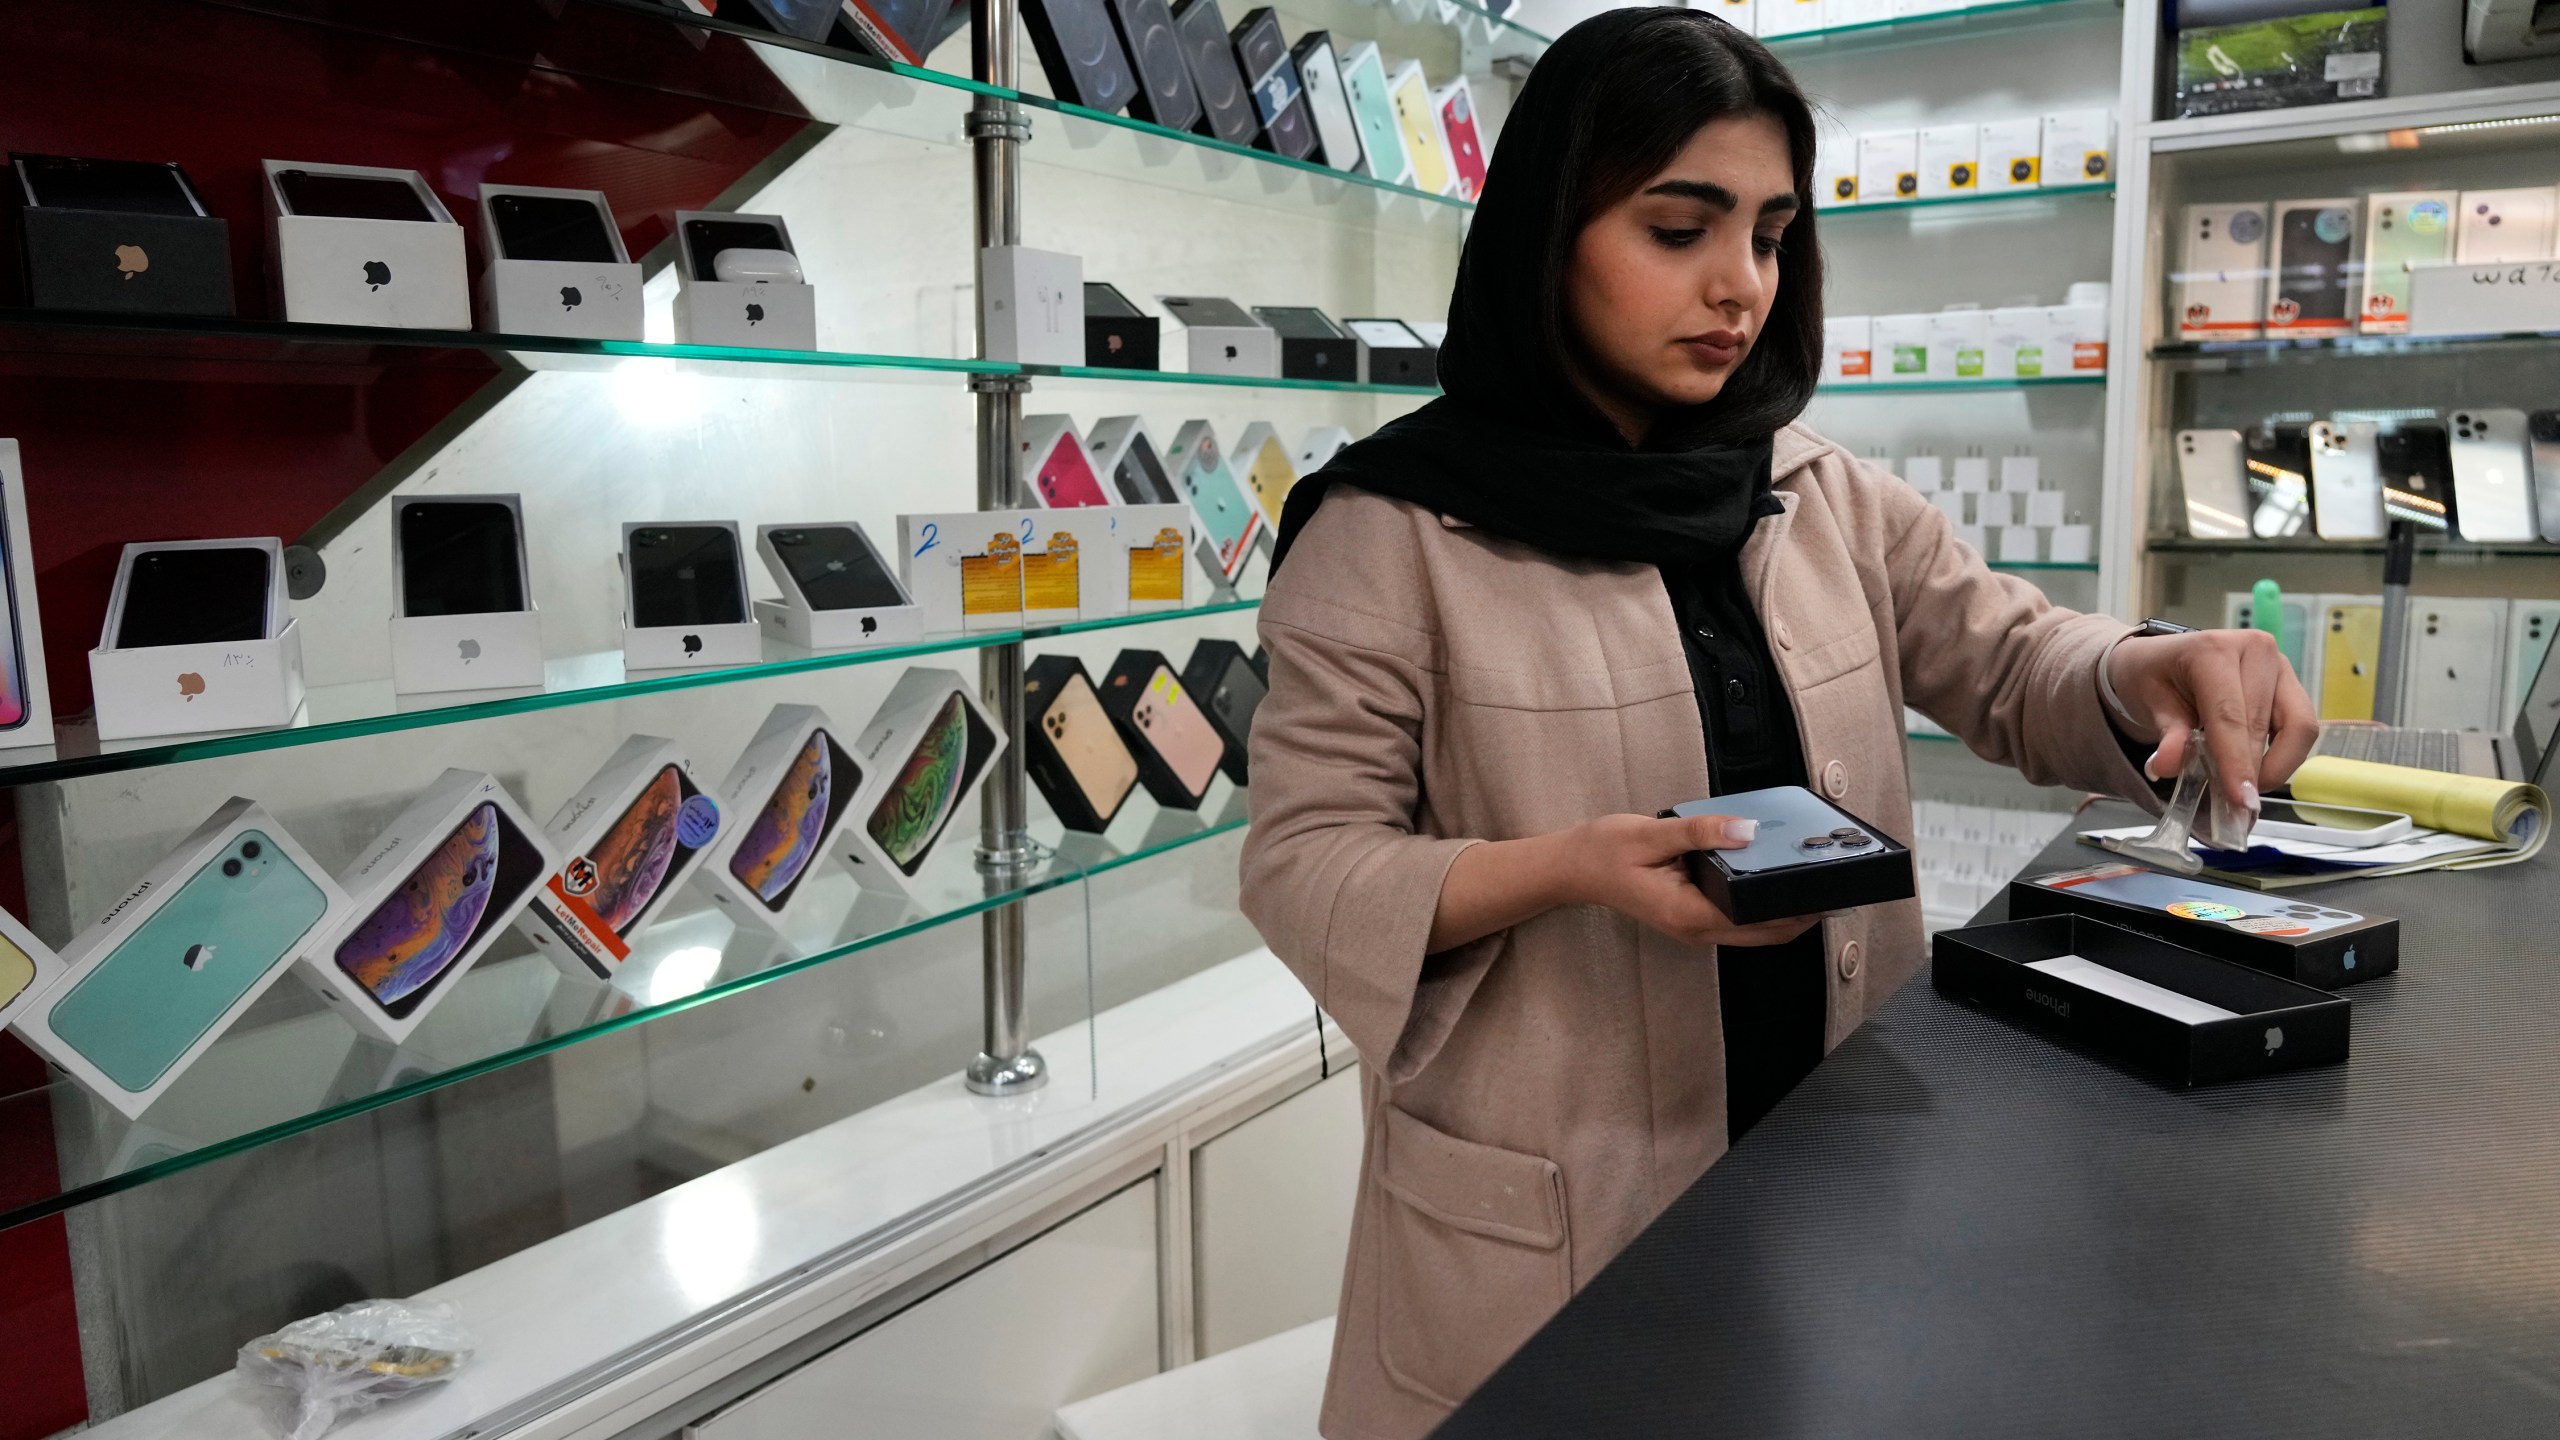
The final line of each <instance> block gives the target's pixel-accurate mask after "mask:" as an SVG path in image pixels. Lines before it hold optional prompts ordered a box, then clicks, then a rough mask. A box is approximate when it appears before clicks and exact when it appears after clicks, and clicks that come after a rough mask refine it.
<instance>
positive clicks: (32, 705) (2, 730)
mask: <svg viewBox="0 0 2560 1440" xmlns="http://www.w3.org/2000/svg"><path fill="white" fill-rule="evenodd" d="M0 601H5V602H6V604H7V606H8V609H7V611H6V618H7V622H8V636H7V639H6V644H5V646H0V750H12V749H17V748H19V747H22V746H27V745H50V744H52V743H53V691H52V687H51V685H50V684H49V683H48V682H47V680H46V678H45V665H44V626H43V624H42V622H41V619H40V617H39V616H38V614H37V611H36V574H35V561H34V551H33V548H32V546H31V544H30V542H29V540H28V530H27V475H26V470H25V468H24V467H23V466H22V465H21V463H20V461H19V455H18V442H17V441H15V440H0Z"/></svg>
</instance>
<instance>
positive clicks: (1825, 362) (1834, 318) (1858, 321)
mask: <svg viewBox="0 0 2560 1440" xmlns="http://www.w3.org/2000/svg"><path fill="white" fill-rule="evenodd" d="M1874 371H1875V326H1874V323H1873V322H1872V321H1871V320H1870V319H1869V318H1868V317H1867V316H1864V315H1826V316H1824V317H1823V320H1822V383H1823V384H1825V385H1864V384H1866V383H1868V382H1869V381H1871V380H1873V379H1874V378H1875V374H1874Z"/></svg>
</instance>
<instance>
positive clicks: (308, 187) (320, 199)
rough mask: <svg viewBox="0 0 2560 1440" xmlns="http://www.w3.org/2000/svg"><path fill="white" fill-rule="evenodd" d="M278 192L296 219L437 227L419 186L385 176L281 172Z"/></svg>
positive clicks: (305, 171)
mask: <svg viewBox="0 0 2560 1440" xmlns="http://www.w3.org/2000/svg"><path fill="white" fill-rule="evenodd" d="M276 188H277V189H278V190H281V191H283V192H284V203H285V208H286V209H288V210H290V211H292V212H293V213H294V214H296V215H334V216H337V217H339V218H341V219H347V220H412V221H420V222H424V223H427V224H433V223H435V219H436V214H435V212H434V211H433V210H430V209H428V208H427V201H426V197H425V196H423V195H420V194H419V193H418V186H417V184H416V182H414V181H411V180H406V179H392V178H390V177H388V176H383V175H337V174H332V173H330V172H327V171H322V170H279V171H277V172H276Z"/></svg>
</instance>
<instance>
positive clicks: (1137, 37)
mask: <svg viewBox="0 0 2560 1440" xmlns="http://www.w3.org/2000/svg"><path fill="white" fill-rule="evenodd" d="M1106 3H1107V4H1108V6H1109V8H1110V11H1111V24H1112V27H1113V28H1114V29H1116V30H1118V31H1119V32H1120V43H1121V44H1122V45H1123V46H1126V47H1127V49H1128V52H1129V63H1130V64H1131V65H1133V66H1135V67H1136V68H1137V71H1138V88H1137V93H1136V94H1134V95H1132V96H1131V97H1130V99H1129V113H1130V114H1132V115H1135V116H1136V117H1138V118H1139V119H1141V120H1145V121H1148V122H1149V123H1151V124H1156V125H1161V126H1163V127H1164V128H1166V129H1167V130H1190V129H1193V128H1195V127H1197V126H1198V125H1199V123H1200V93H1199V91H1198V89H1197V88H1196V87H1194V86H1193V85H1192V83H1191V65H1190V62H1189V61H1188V60H1187V59H1185V58H1184V56H1183V53H1182V41H1181V39H1180V37H1178V36H1177V35H1176V34H1175V33H1174V29H1173V11H1172V10H1170V9H1168V8H1167V7H1166V5H1165V0H1106Z"/></svg>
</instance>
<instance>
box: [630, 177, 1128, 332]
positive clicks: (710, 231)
mask: <svg viewBox="0 0 2560 1440" xmlns="http://www.w3.org/2000/svg"><path fill="white" fill-rule="evenodd" d="M675 218H676V339H677V340H679V341H681V342H683V343H685V344H688V345H739V346H748V347H752V348H756V349H762V350H815V349H817V348H818V291H817V287H816V286H814V285H811V284H810V283H809V280H808V276H807V275H806V274H805V273H803V271H802V270H801V267H800V255H799V251H798V249H797V248H796V247H794V246H793V245H792V243H791V227H790V226H789V225H787V224H785V223H783V219H782V217H781V216H779V215H749V214H743V213H738V212H733V211H725V210H679V211H677V212H676V217H675ZM1079 293H1081V292H1079Z"/></svg>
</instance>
